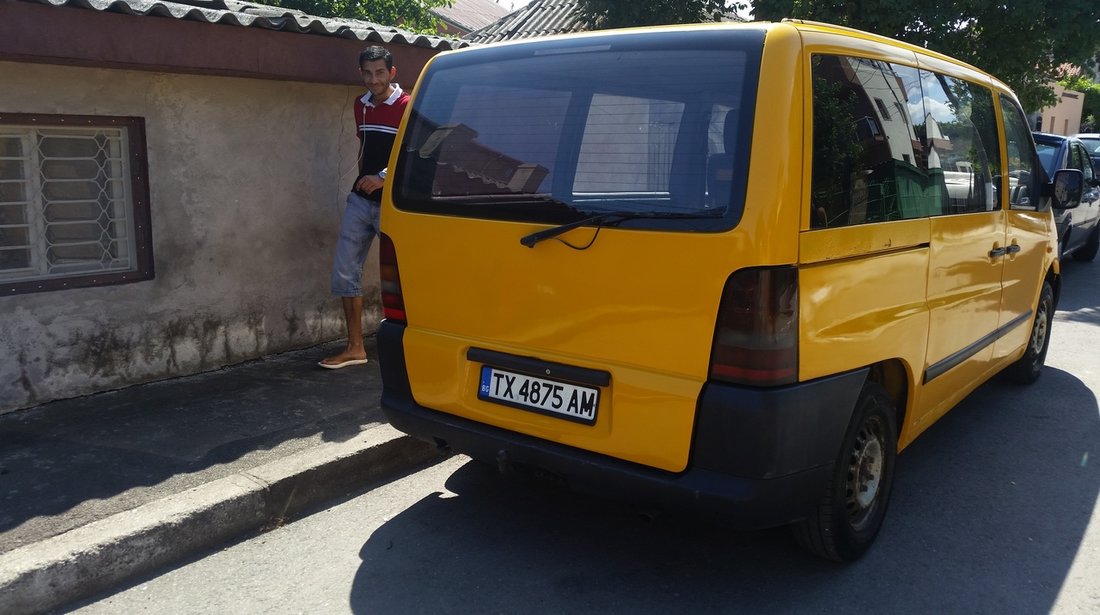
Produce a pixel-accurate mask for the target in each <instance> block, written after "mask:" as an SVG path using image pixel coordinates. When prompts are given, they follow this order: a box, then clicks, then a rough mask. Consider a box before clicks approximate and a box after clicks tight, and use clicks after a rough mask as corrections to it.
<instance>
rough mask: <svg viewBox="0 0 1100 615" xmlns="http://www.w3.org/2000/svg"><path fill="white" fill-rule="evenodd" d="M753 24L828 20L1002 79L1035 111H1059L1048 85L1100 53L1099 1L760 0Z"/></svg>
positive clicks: (755, 6) (756, 6) (1028, 107)
mask: <svg viewBox="0 0 1100 615" xmlns="http://www.w3.org/2000/svg"><path fill="white" fill-rule="evenodd" d="M753 17H754V18H755V19H757V20H767V21H775V20H778V19H782V18H784V17H793V18H801V19H813V20H817V21H825V22H829V23H834V24H837V25H843V26H850V27H853V28H859V29H861V30H867V31H869V32H874V33H877V34H881V35H884V36H889V37H892V38H897V39H900V40H903V41H908V42H910V43H913V44H916V45H920V46H921V47H925V48H927V49H932V50H935V51H939V52H941V53H945V54H947V55H949V56H952V57H955V58H958V59H960V60H963V61H964V62H969V63H970V64H973V65H974V66H977V67H978V68H981V69H982V70H984V71H986V72H988V73H991V74H993V75H996V76H997V77H998V78H1000V79H1001V80H1003V81H1004V82H1005V83H1007V84H1008V85H1009V86H1010V87H1011V88H1012V89H1013V90H1015V91H1016V94H1017V95H1018V96H1019V97H1020V102H1021V103H1022V104H1023V105H1024V108H1025V109H1026V110H1028V111H1037V110H1038V109H1040V108H1042V107H1044V106H1047V105H1051V104H1054V102H1055V98H1054V92H1053V90H1052V89H1051V88H1050V86H1049V85H1048V84H1049V83H1050V82H1052V81H1057V80H1058V78H1059V77H1061V76H1062V75H1061V69H1060V67H1061V66H1062V65H1063V64H1074V65H1078V66H1080V65H1083V64H1084V63H1086V62H1087V61H1088V60H1089V59H1091V58H1093V57H1095V56H1096V54H1097V51H1098V50H1100V11H1097V10H1096V7H1095V3H1094V2H1093V1H1092V0H1061V1H1060V2H1056V3H1055V2H1049V1H1048V0H1016V1H1014V2H990V1H981V0H970V1H966V0H908V1H907V2H902V3H899V2H896V1H894V0H848V1H847V2H835V1H827V0H756V1H755V2H753Z"/></svg>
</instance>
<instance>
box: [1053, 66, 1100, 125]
mask: <svg viewBox="0 0 1100 615" xmlns="http://www.w3.org/2000/svg"><path fill="white" fill-rule="evenodd" d="M1058 83H1060V84H1061V85H1062V87H1064V88H1066V89H1067V90H1074V91H1075V92H1082V93H1083V94H1084V95H1085V101H1084V105H1083V107H1084V108H1083V109H1082V111H1081V132H1097V131H1100V83H1096V82H1095V81H1093V80H1092V79H1089V77H1088V76H1087V75H1083V74H1081V73H1080V72H1075V73H1073V74H1071V75H1068V76H1067V77H1066V78H1064V79H1062V80H1061V81H1059V82H1058Z"/></svg>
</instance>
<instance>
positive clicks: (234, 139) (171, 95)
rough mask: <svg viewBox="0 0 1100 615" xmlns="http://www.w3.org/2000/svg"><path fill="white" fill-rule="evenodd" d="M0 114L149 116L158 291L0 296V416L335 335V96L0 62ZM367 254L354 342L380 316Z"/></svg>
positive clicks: (254, 83)
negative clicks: (360, 321)
mask: <svg viewBox="0 0 1100 615" xmlns="http://www.w3.org/2000/svg"><path fill="white" fill-rule="evenodd" d="M0 84H2V87H0V111H3V112H6V113H51V114H80V115H124V116H125V115H128V116H141V117H144V118H145V129H146V138H147V153H148V161H149V178H150V181H149V183H150V204H151V205H150V210H151V221H152V232H153V259H154V266H155V270H156V278H155V279H154V280H149V281H143V282H136V283H132V284H123V285H118V286H109V287H103V288H91V289H70V290H62V291H53V292H42V293H31V294H23V295H13V296H0V412H6V411H10V410H13V409H17V408H20V407H26V406H30V405H34V404H37V403H41V402H45V401H48V400H52V399H58V398H64V397H73V396H78V395H83V394H87V393H91V392H96V391H101V390H108V389H112V388H118V387H122V386H126V385H129V384H134V383H138V382H144V381H149V380H156V379H161V378H169V377H174V376H180V375H184V374H190V373H195V372H199V371H204V370H210V369H216V368H219V367H222V366H224V365H228V364H232V363H237V362H241V361H244V360H247V359H251V358H255V357H258V356H262V355H265V354H271V353H274V352H280V351H284V350H288V349H292V348H301V347H306V346H310V345H313V344H317V343H319V342H323V341H328V340H332V339H336V338H340V337H343V335H344V327H343V317H342V312H341V311H340V309H339V304H338V302H337V300H336V299H334V298H333V297H331V296H330V295H329V292H328V279H329V268H330V265H331V256H332V250H333V246H334V243H335V238H336V234H337V230H338V227H339V223H340V216H341V214H342V212H343V204H344V196H345V194H346V190H347V188H348V187H349V186H350V184H351V182H352V181H353V179H354V175H355V165H356V158H355V156H356V139H355V128H354V123H353V120H352V117H351V116H352V114H351V101H352V99H353V97H354V96H355V95H357V94H358V93H359V92H358V91H357V89H356V88H352V87H346V86H333V85H320V84H307V83H291V82H280V81H268V80H261V79H242V78H231V77H214V76H192V75H176V74H164V73H148V72H140V71H123V70H109V69H91V68H78V67H63V66H53V65H43V64H23V63H12V62H0ZM377 269H378V267H377V247H375V248H373V249H372V250H371V255H370V257H369V259H368V261H367V266H366V268H365V270H366V275H365V279H364V288H365V289H366V295H367V297H366V312H367V313H366V316H365V318H364V321H365V329H366V330H367V331H371V330H373V328H374V323H377V321H378V319H379V318H380V316H381V309H380V305H379V300H378V296H379V293H378V279H377Z"/></svg>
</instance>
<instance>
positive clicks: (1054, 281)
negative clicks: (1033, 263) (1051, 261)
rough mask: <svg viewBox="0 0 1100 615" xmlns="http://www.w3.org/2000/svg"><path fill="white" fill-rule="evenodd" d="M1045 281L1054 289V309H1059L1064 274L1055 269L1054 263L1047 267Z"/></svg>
mask: <svg viewBox="0 0 1100 615" xmlns="http://www.w3.org/2000/svg"><path fill="white" fill-rule="evenodd" d="M1045 281H1046V282H1047V283H1048V284H1050V287H1051V289H1052V290H1053V291H1054V309H1058V299H1059V298H1061V296H1062V276H1061V275H1060V274H1059V273H1058V271H1057V270H1055V268H1054V266H1053V265H1052V266H1051V267H1050V268H1049V269H1047V275H1046V278H1045Z"/></svg>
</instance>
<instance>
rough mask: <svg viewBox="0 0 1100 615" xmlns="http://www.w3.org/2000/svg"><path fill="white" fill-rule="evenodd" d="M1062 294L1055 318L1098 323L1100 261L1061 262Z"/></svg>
mask: <svg viewBox="0 0 1100 615" xmlns="http://www.w3.org/2000/svg"><path fill="white" fill-rule="evenodd" d="M1061 273H1062V294H1061V296H1060V297H1059V298H1058V311H1057V314H1056V318H1057V319H1058V320H1066V321H1071V322H1080V323H1085V324H1091V325H1100V289H1098V285H1097V276H1100V263H1079V262H1074V261H1073V260H1072V259H1070V260H1067V261H1065V262H1063V263H1062V268H1061Z"/></svg>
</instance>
